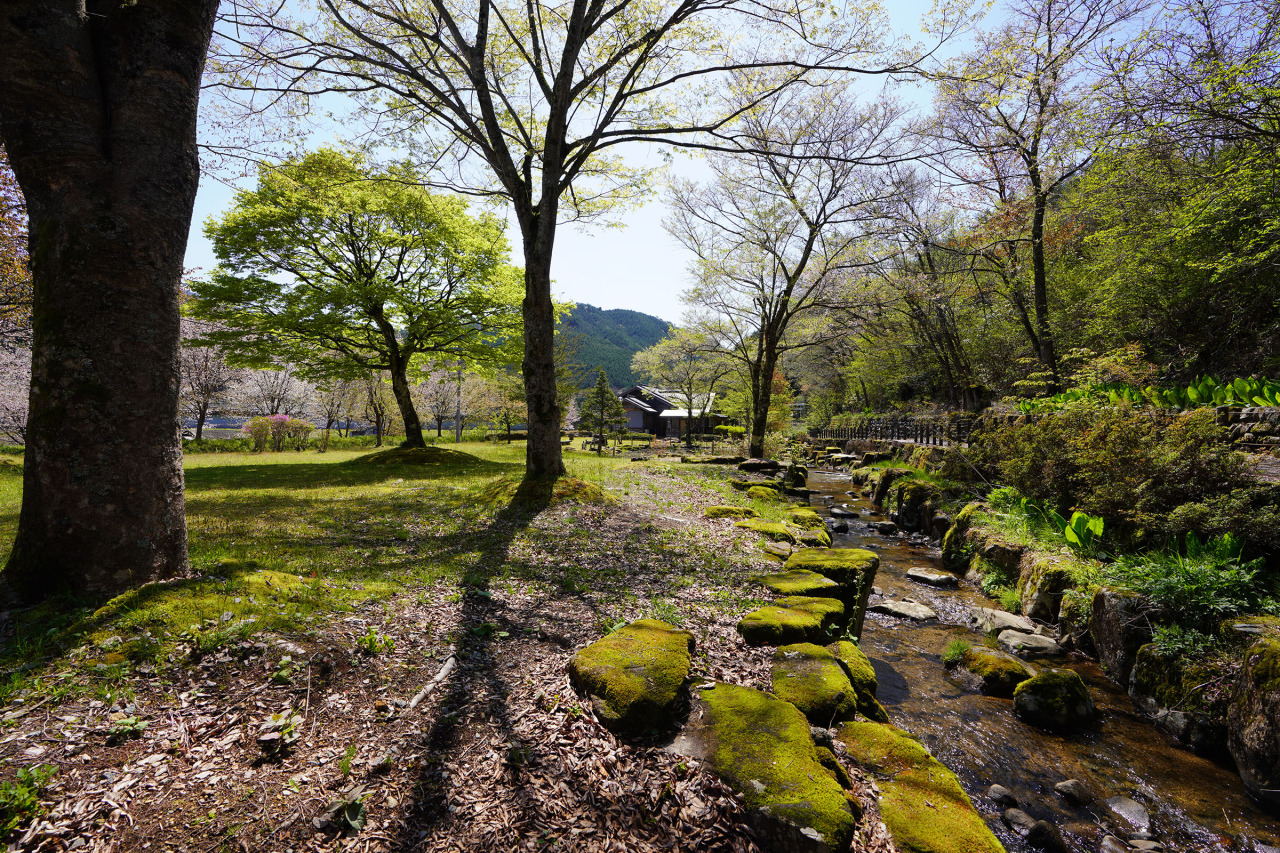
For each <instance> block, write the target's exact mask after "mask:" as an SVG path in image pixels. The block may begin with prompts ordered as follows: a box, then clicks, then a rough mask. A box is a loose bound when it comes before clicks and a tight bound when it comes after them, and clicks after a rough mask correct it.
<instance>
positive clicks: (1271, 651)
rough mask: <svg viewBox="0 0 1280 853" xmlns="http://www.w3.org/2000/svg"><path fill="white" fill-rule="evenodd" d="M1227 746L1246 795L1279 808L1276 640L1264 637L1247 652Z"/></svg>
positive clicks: (1279, 663) (1279, 645) (1279, 656)
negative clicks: (1246, 791)
mask: <svg viewBox="0 0 1280 853" xmlns="http://www.w3.org/2000/svg"><path fill="white" fill-rule="evenodd" d="M1227 746H1228V747H1229V748H1230V750H1231V757H1232V758H1233V759H1235V762H1236V769H1237V770H1238V771H1239V773H1240V779H1241V781H1243V782H1244V785H1245V787H1246V788H1247V789H1248V790H1249V793H1251V794H1253V795H1254V796H1255V797H1257V798H1258V799H1260V800H1262V801H1263V802H1265V803H1267V804H1268V805H1270V806H1272V807H1273V808H1274V807H1276V806H1280V639H1276V638H1275V637H1270V636H1263V637H1262V638H1261V639H1259V640H1257V641H1256V642H1255V643H1254V644H1253V645H1251V646H1250V647H1249V650H1248V651H1247V652H1245V656H1244V668H1243V669H1242V670H1241V671H1240V678H1239V680H1238V681H1237V682H1236V691H1235V698H1234V699H1233V700H1232V702H1231V708H1230V710H1229V711H1228V712H1227Z"/></svg>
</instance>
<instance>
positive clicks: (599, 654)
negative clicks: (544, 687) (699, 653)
mask: <svg viewBox="0 0 1280 853" xmlns="http://www.w3.org/2000/svg"><path fill="white" fill-rule="evenodd" d="M692 653H693V635H692V634H690V633H689V632H688V631H681V630H678V629H677V628H675V627H673V626H671V625H668V624H667V623H666V622H659V621H658V620H656V619H640V620H638V621H635V622H632V623H631V624H629V625H624V626H623V627H621V628H619V629H618V630H616V631H614V632H613V633H612V634H609V635H608V636H606V637H604V638H603V639H600V640H597V641H596V642H594V643H592V644H591V645H589V646H587V647H586V648H584V649H582V650H581V651H579V652H578V653H577V654H576V655H574V656H573V658H572V659H571V660H570V661H569V679H570V681H571V682H572V683H573V686H574V688H575V689H577V690H579V691H581V692H582V693H584V694H586V695H587V696H589V697H590V698H591V702H592V704H593V706H594V707H595V710H596V714H597V716H599V717H600V721H601V722H602V723H604V724H605V725H606V726H608V727H609V728H610V729H612V730H614V731H617V732H620V733H639V732H643V731H647V730H660V729H663V728H665V727H666V726H667V725H669V724H670V723H671V714H672V709H673V706H674V703H675V700H676V696H677V694H678V693H679V692H680V688H681V686H682V685H683V684H684V681H685V679H686V678H688V677H689V666H690V664H691V661H692Z"/></svg>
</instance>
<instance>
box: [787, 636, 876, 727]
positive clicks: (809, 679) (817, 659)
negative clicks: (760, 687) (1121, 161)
mask: <svg viewBox="0 0 1280 853" xmlns="http://www.w3.org/2000/svg"><path fill="white" fill-rule="evenodd" d="M770 684H771V685H772V687H771V689H772V690H773V694H774V695H775V696H777V697H778V698H779V699H781V700H783V701H784V702H790V703H791V704H792V705H795V706H796V707H797V708H799V709H800V712H801V713H802V714H804V715H805V716H806V717H808V718H809V720H810V721H811V722H812V723H813V724H814V725H818V726H830V725H831V724H832V723H833V722H836V721H839V720H849V719H852V718H853V715H854V714H855V713H856V712H857V710H858V694H857V692H856V691H855V690H854V689H853V685H852V684H850V683H849V676H848V675H846V674H845V671H844V668H843V667H841V666H840V664H839V663H838V662H837V661H836V659H835V656H834V655H832V654H831V652H829V651H827V650H826V649H824V648H823V647H822V646H818V645H814V644H813V643H797V644H795V645H790V646H783V647H782V648H780V649H778V650H777V651H776V652H774V653H773V668H772V670H771V672H770Z"/></svg>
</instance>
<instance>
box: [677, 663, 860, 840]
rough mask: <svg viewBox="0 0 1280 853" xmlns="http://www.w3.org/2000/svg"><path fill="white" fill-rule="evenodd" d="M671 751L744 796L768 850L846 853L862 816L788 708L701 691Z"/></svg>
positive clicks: (730, 690)
mask: <svg viewBox="0 0 1280 853" xmlns="http://www.w3.org/2000/svg"><path fill="white" fill-rule="evenodd" d="M672 749H673V750H674V751H675V752H677V753H679V754H682V755H690V756H693V757H695V758H700V759H702V760H703V761H705V762H706V763H707V764H708V765H710V767H711V769H712V771H714V772H715V773H716V774H717V775H718V776H719V777H720V778H721V779H723V780H724V781H725V783H727V784H728V785H729V787H731V788H733V789H734V790H735V791H737V792H738V793H739V794H740V795H741V796H742V800H743V803H744V804H745V805H746V806H747V808H748V810H749V812H750V815H751V819H752V824H753V826H754V828H755V830H756V831H757V833H759V834H760V835H761V836H762V838H761V841H762V842H763V843H762V845H761V846H762V847H764V848H765V849H773V850H787V851H792V850H795V851H805V853H810V851H812V853H820V852H821V853H828V851H832V853H834V851H844V850H847V849H848V847H849V842H850V841H851V839H852V838H853V831H854V827H855V825H856V823H857V818H858V817H859V816H860V812H859V810H857V807H856V805H855V804H854V803H853V801H852V800H851V798H849V797H848V796H847V795H846V794H845V791H844V789H843V788H842V787H841V785H840V783H839V782H837V781H836V779H835V778H834V777H833V775H832V773H831V772H830V771H828V770H827V769H826V768H824V767H823V765H822V763H821V762H820V761H819V758H818V751H817V747H816V746H815V745H814V742H813V737H812V735H811V734H810V732H809V721H808V720H807V719H805V716H804V715H803V714H801V713H800V712H799V711H798V710H796V708H795V707H794V706H793V705H791V704H790V703H788V702H784V701H782V700H781V699H777V698H775V697H773V696H770V695H769V694H767V693H762V692H760V691H759V690H752V689H751V688H749V687H738V686H735V685H731V684H717V685H716V686H715V687H713V688H712V689H710V690H699V691H697V692H696V695H695V696H694V697H693V703H692V708H691V711H690V715H689V725H688V726H687V727H686V728H685V731H684V732H682V733H681V735H680V736H679V737H678V738H676V741H675V743H674V744H673V746H672Z"/></svg>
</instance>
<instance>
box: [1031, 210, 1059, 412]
mask: <svg viewBox="0 0 1280 853" xmlns="http://www.w3.org/2000/svg"><path fill="white" fill-rule="evenodd" d="M1048 206H1049V200H1048V198H1046V197H1045V196H1044V195H1043V194H1041V193H1037V194H1036V198H1035V210H1034V212H1033V213H1032V217H1031V273H1032V275H1031V278H1032V299H1033V304H1034V306H1035V312H1036V337H1037V338H1038V339H1039V347H1038V351H1037V352H1036V355H1037V356H1039V358H1040V362H1041V363H1042V364H1043V365H1044V366H1045V368H1046V369H1047V370H1048V371H1049V373H1051V374H1052V375H1053V381H1054V385H1055V387H1054V388H1053V389H1051V390H1054V391H1056V390H1058V389H1057V387H1056V386H1059V385H1061V380H1060V378H1059V377H1058V353H1057V351H1056V348H1055V347H1054V345H1053V329H1052V328H1051V327H1050V325H1049V275H1048V269H1047V262H1046V260H1045V249H1044V218H1045V213H1046V210H1047V208H1048Z"/></svg>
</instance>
